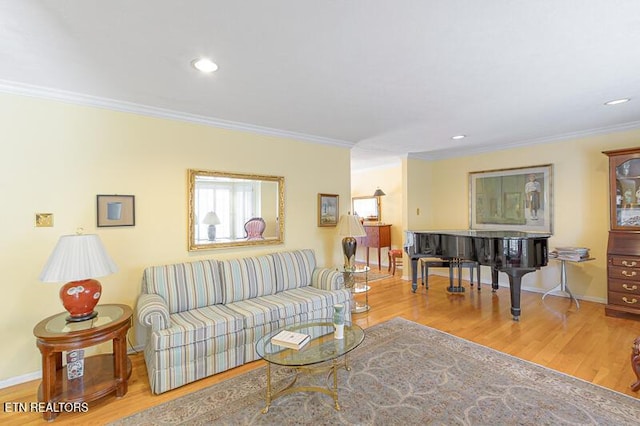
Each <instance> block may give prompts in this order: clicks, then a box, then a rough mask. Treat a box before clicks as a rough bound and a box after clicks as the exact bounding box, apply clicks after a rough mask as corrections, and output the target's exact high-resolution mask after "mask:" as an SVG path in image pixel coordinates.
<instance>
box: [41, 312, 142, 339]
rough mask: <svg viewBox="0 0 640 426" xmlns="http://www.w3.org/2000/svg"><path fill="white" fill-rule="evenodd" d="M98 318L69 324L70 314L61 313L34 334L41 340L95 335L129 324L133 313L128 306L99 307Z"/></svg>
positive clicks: (45, 322)
mask: <svg viewBox="0 0 640 426" xmlns="http://www.w3.org/2000/svg"><path fill="white" fill-rule="evenodd" d="M95 310H96V312H98V316H96V317H95V318H92V319H89V320H86V321H80V322H67V320H66V318H67V316H68V315H69V313H68V312H61V313H59V314H56V315H52V316H50V317H48V318H45V319H43V320H42V321H40V322H39V323H38V324H37V325H36V326H35V327H34V329H33V334H34V335H35V336H36V337H38V338H41V339H55V338H65V337H71V336H76V335H82V334H93V333H96V332H99V331H103V330H105V329H111V328H117V327H119V326H120V325H122V324H123V323H125V322H128V321H129V320H130V319H131V316H132V315H133V311H132V310H131V308H130V307H129V306H127V305H120V304H114V305H109V304H106V305H97V306H96V307H95Z"/></svg>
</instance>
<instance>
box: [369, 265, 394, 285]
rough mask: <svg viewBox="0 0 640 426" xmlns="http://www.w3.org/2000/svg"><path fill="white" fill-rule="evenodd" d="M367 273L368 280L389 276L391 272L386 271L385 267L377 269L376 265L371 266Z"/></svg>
mask: <svg viewBox="0 0 640 426" xmlns="http://www.w3.org/2000/svg"><path fill="white" fill-rule="evenodd" d="M398 273H399V272H398ZM367 275H368V276H367V278H368V279H369V282H371V281H377V280H381V279H383V278H389V277H390V276H391V274H390V273H389V272H387V270H386V269H385V268H382V269H380V270H379V269H378V268H377V267H374V268H371V270H370V271H369V273H368V274H367Z"/></svg>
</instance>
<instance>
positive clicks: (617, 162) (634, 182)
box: [604, 147, 640, 320]
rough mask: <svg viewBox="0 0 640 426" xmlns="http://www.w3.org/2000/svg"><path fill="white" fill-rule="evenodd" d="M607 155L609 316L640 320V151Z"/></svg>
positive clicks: (626, 151)
mask: <svg viewBox="0 0 640 426" xmlns="http://www.w3.org/2000/svg"><path fill="white" fill-rule="evenodd" d="M604 154H605V155H607V156H608V157H609V208H610V211H611V213H610V230H609V242H608V246H607V282H608V283H607V285H608V294H607V299H608V300H607V306H606V307H605V313H606V314H607V315H609V316H625V317H629V318H633V319H636V320H640V147H638V148H627V149H618V150H615V151H604Z"/></svg>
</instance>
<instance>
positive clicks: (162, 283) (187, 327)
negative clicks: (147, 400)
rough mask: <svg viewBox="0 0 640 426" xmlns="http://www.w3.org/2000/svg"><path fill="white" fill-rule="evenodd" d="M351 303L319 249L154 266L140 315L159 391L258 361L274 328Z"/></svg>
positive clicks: (151, 374) (146, 281) (144, 280)
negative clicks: (259, 346) (319, 261)
mask: <svg viewBox="0 0 640 426" xmlns="http://www.w3.org/2000/svg"><path fill="white" fill-rule="evenodd" d="M348 302H349V290H348V289H345V288H344V285H343V277H342V274H341V273H339V272H338V271H336V270H332V269H328V268H319V267H316V259H315V254H314V252H313V251H312V250H297V251H288V252H278V253H271V254H267V255H264V256H256V257H247V258H239V259H231V260H220V261H218V260H200V261H196V262H188V263H179V264H173V265H162V266H152V267H149V268H146V269H145V270H144V274H143V277H142V292H141V294H140V296H139V298H138V303H137V317H138V321H139V322H140V324H141V325H142V326H143V327H144V328H145V331H146V342H145V347H144V357H145V362H146V364H147V372H148V374H149V383H150V385H151V390H152V392H153V393H156V394H160V393H162V392H166V391H168V390H171V389H174V388H177V387H179V386H182V385H185V384H187V383H191V382H193V381H195V380H199V379H202V378H204V377H208V376H211V375H213V374H216V373H219V372H221V371H225V370H228V369H230V368H233V367H236V366H239V365H242V364H244V363H247V362H250V361H254V360H256V359H258V358H259V356H258V354H257V353H256V349H255V344H256V342H257V341H258V339H260V337H262V336H263V335H265V334H266V333H268V332H270V331H272V330H274V329H276V328H279V327H283V326H286V325H289V324H292V323H294V322H298V321H304V320H310V319H319V318H331V317H332V315H333V305H334V304H336V303H348ZM346 311H347V312H348V311H349V309H346Z"/></svg>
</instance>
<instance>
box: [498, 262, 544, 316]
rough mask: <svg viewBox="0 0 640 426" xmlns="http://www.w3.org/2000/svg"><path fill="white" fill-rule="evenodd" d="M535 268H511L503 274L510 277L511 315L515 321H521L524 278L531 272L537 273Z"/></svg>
mask: <svg viewBox="0 0 640 426" xmlns="http://www.w3.org/2000/svg"><path fill="white" fill-rule="evenodd" d="M535 270H536V269H535V268H529V269H526V268H509V269H505V270H503V271H502V272H504V273H505V274H507V275H508V276H509V290H510V291H511V315H512V316H513V320H514V321H519V320H520V288H521V285H522V277H523V276H524V275H525V274H528V273H529V272H533V271H535Z"/></svg>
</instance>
